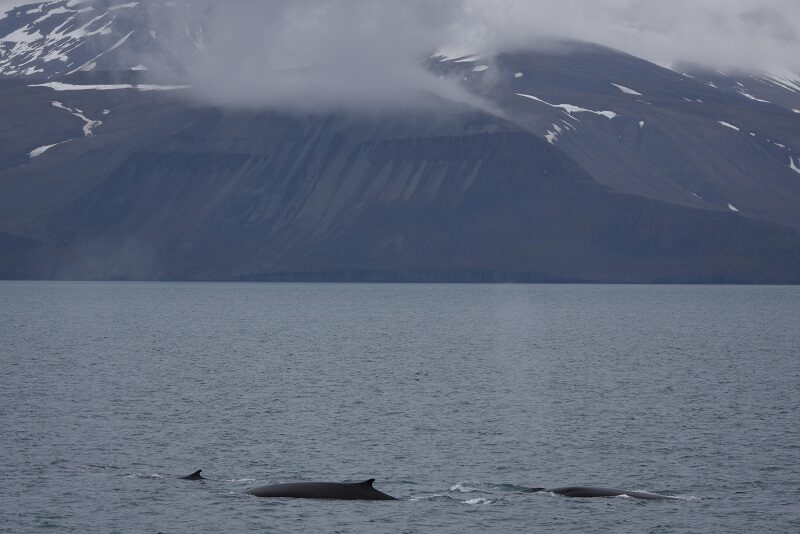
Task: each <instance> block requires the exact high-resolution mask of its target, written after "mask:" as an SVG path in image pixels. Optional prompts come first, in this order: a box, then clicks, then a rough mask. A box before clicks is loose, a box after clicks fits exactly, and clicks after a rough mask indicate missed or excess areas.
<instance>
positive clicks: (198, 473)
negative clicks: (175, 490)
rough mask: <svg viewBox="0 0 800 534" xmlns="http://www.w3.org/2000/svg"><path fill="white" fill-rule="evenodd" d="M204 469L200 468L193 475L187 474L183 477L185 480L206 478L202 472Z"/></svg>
mask: <svg viewBox="0 0 800 534" xmlns="http://www.w3.org/2000/svg"><path fill="white" fill-rule="evenodd" d="M202 472H203V470H202V469H198V470H197V471H195V472H194V473H192V474H191V475H186V476H185V477H181V478H182V479H183V480H205V478H204V477H203V476H202V475H201V474H200V473H202Z"/></svg>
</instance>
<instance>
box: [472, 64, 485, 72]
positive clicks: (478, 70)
mask: <svg viewBox="0 0 800 534" xmlns="http://www.w3.org/2000/svg"><path fill="white" fill-rule="evenodd" d="M485 70H489V65H477V66H476V67H475V68H474V69H472V72H483V71H485Z"/></svg>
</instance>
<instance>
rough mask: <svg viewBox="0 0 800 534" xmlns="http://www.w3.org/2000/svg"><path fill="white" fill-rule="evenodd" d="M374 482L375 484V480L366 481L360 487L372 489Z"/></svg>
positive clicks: (360, 483)
mask: <svg viewBox="0 0 800 534" xmlns="http://www.w3.org/2000/svg"><path fill="white" fill-rule="evenodd" d="M373 482H375V479H374V478H371V479H369V480H365V481H364V482H359V483H358V485H359V486H369V487H370V488H371V487H372V483H373Z"/></svg>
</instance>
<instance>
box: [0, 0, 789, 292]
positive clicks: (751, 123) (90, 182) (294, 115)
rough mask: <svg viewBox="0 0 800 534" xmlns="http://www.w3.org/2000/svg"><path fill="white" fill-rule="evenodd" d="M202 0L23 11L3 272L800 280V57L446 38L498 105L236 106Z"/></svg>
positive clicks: (0, 47)
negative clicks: (220, 72) (200, 81)
mask: <svg viewBox="0 0 800 534" xmlns="http://www.w3.org/2000/svg"><path fill="white" fill-rule="evenodd" d="M200 5H201V3H199V2H191V4H189V3H186V2H169V1H166V0H163V1H162V0H148V1H147V2H146V3H136V2H125V1H122V0H117V1H109V0H90V1H86V2H74V1H67V0H59V1H56V2H46V3H43V4H36V5H33V6H27V7H23V8H18V9H17V10H15V11H12V12H11V13H9V15H8V16H7V17H6V18H4V19H0V36H1V37H0V69H2V74H4V75H0V116H2V118H3V121H0V277H39V278H53V277H55V278H59V277H60V278H64V277H66V278H178V279H185V278H191V279H375V280H463V281H475V280H489V281H491V280H518V281H544V280H582V281H613V282H624V281H637V282H652V281H684V282H686V281H691V282H697V281H729V282H730V281H739V282H755V281H758V282H800V111H798V110H800V81H796V80H795V77H794V76H791V75H784V74H782V75H780V76H776V75H772V76H769V77H767V76H741V75H731V74H722V73H718V72H707V71H701V70H694V69H692V70H690V69H688V68H687V69H679V68H675V69H674V70H672V69H666V68H662V67H660V66H658V65H654V64H652V63H650V62H647V61H643V60H641V59H638V58H635V57H632V56H630V55H627V54H623V53H620V52H617V51H614V50H611V49H608V48H604V47H600V46H594V45H589V44H585V43H583V44H582V43H564V44H563V45H562V47H560V48H559V47H555V48H552V47H551V48H548V49H546V50H541V49H537V50H521V51H514V52H508V53H501V54H491V55H475V56H472V57H461V58H445V57H441V56H439V57H432V58H430V60H429V61H428V62H427V63H426V67H427V68H428V69H431V70H432V71H433V72H434V73H435V74H439V75H442V76H445V77H449V78H450V79H452V80H457V81H458V83H459V84H461V88H463V89H466V90H467V91H468V92H470V93H472V94H473V95H476V96H479V97H480V99H481V101H482V102H485V103H488V105H486V106H484V107H481V108H480V109H478V108H476V107H475V106H473V105H472V104H469V105H468V104H457V103H454V102H445V101H441V102H440V105H439V107H438V108H433V109H431V108H430V107H428V108H425V109H422V110H419V111H418V112H414V111H413V110H411V111H408V112H406V111H404V112H403V113H397V112H396V111H395V112H392V111H391V110H390V111H386V112H385V113H378V112H376V113H372V114H348V113H345V112H342V111H338V112H335V113H325V112H320V111H319V110H313V112H309V113H303V112H299V111H297V110H294V111H293V112H291V113H289V112H281V111H280V110H277V111H276V110H274V109H273V110H270V111H267V110H263V109H256V108H248V109H231V108H228V107H219V106H215V105H212V104H210V103H207V101H204V100H203V99H202V98H199V95H198V94H196V93H195V91H194V89H193V88H192V87H190V86H189V85H190V82H187V81H186V80H185V79H183V78H185V77H183V76H182V75H181V74H182V72H183V71H185V69H186V68H187V65H192V64H193V62H194V60H195V59H197V58H198V56H202V55H203V54H204V53H205V51H206V50H207V49H209V47H212V46H213V42H210V40H209V39H208V38H206V32H204V31H203V27H204V26H203V16H202V12H201V11H198V9H200V8H199V7H198V6H200ZM159 14H160V15H163V16H159ZM165 28H166V29H165ZM165 32H166V33H165ZM145 68H146V69H148V70H143V69H145ZM175 73H177V75H175ZM204 102H206V103H204ZM354 273H355V274H354ZM359 273H360V274H359Z"/></svg>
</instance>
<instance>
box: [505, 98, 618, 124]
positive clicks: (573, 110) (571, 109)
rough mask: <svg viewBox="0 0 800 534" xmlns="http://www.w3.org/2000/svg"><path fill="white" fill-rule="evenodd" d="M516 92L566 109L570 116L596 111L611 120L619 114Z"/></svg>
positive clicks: (551, 105) (554, 106) (553, 106)
mask: <svg viewBox="0 0 800 534" xmlns="http://www.w3.org/2000/svg"><path fill="white" fill-rule="evenodd" d="M515 94H516V95H517V96H522V97H525V98H530V99H531V100H535V101H537V102H541V103H542V104H546V105H548V106H550V107H551V108H560V109H562V110H564V113H566V114H567V115H570V116H572V114H573V113H594V114H595V115H602V116H603V117H605V118H607V119H609V120H611V119H613V118H614V117H616V116H617V114H616V113H614V112H613V111H595V110H592V109H586V108H582V107H579V106H574V105H572V104H551V103H550V102H546V101H544V100H542V99H541V98H538V97H536V96H533V95H526V94H524V93H515Z"/></svg>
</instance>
